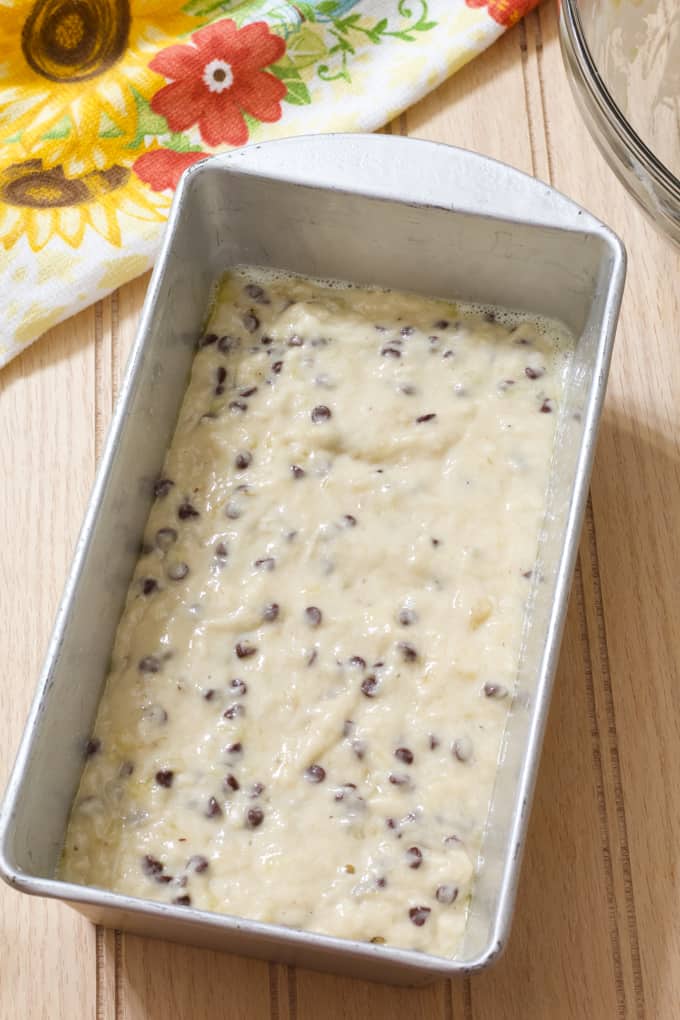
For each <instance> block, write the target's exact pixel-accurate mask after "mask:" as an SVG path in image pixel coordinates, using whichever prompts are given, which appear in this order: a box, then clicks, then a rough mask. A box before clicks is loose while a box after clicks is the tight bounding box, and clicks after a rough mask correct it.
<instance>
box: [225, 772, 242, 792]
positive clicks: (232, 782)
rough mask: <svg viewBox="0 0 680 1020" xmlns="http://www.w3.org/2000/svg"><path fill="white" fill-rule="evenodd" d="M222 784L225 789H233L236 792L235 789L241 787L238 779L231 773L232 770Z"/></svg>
mask: <svg viewBox="0 0 680 1020" xmlns="http://www.w3.org/2000/svg"><path fill="white" fill-rule="evenodd" d="M222 785H223V786H224V788H225V790H233V791H234V792H236V790H240V789H241V784H240V783H239V781H238V779H237V778H236V776H235V775H234V774H233V772H230V773H229V775H228V776H226V777H225V780H224V783H223V784H222Z"/></svg>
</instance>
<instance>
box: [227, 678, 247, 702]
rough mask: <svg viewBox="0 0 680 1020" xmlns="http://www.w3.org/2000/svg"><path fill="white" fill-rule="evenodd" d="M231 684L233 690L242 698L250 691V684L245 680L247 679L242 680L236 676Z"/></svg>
mask: <svg viewBox="0 0 680 1020" xmlns="http://www.w3.org/2000/svg"><path fill="white" fill-rule="evenodd" d="M229 686H230V687H231V689H232V691H234V692H235V693H236V694H238V695H239V697H241V698H242V697H243V695H244V694H247V693H248V684H247V683H246V682H245V680H241V679H238V678H236V677H235V678H234V679H233V680H232V681H231V683H230V684H229Z"/></svg>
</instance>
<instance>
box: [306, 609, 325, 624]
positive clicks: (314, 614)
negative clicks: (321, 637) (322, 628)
mask: <svg viewBox="0 0 680 1020" xmlns="http://www.w3.org/2000/svg"><path fill="white" fill-rule="evenodd" d="M305 619H306V621H307V623H308V624H309V626H310V627H318V626H319V624H320V623H321V620H322V613H321V610H320V609H317V607H316V606H307V608H306V609H305Z"/></svg>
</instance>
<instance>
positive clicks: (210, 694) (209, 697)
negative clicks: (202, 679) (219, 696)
mask: <svg viewBox="0 0 680 1020" xmlns="http://www.w3.org/2000/svg"><path fill="white" fill-rule="evenodd" d="M215 694H216V691H215V688H214V687H210V688H209V690H207V691H205V692H204V694H203V697H204V698H205V700H206V701H212V700H213V698H214V697H215Z"/></svg>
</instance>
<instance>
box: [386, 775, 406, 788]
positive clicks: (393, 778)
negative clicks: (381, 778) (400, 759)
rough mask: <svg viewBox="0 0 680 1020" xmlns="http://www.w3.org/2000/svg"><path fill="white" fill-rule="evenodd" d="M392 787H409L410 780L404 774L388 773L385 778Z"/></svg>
mask: <svg viewBox="0 0 680 1020" xmlns="http://www.w3.org/2000/svg"><path fill="white" fill-rule="evenodd" d="M387 778H388V779H389V781H390V783H391V784H392V786H410V785H411V779H410V777H409V776H407V775H406V773H405V772H390V774H389V776H388V777H387Z"/></svg>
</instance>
